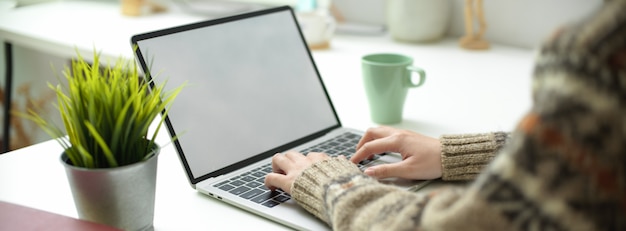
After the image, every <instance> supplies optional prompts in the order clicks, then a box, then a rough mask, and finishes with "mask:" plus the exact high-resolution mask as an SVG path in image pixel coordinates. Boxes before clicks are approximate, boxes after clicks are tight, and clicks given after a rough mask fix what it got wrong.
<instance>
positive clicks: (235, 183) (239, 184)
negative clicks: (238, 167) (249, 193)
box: [230, 180, 246, 186]
mask: <svg viewBox="0 0 626 231" xmlns="http://www.w3.org/2000/svg"><path fill="white" fill-rule="evenodd" d="M245 183H246V182H243V181H240V180H236V181H233V182H230V184H232V185H234V186H241V185H243V184H245Z"/></svg>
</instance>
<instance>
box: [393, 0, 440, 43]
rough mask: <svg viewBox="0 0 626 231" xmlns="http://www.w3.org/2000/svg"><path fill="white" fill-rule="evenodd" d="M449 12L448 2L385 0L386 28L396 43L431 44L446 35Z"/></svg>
mask: <svg viewBox="0 0 626 231" xmlns="http://www.w3.org/2000/svg"><path fill="white" fill-rule="evenodd" d="M450 12H451V4H450V0H387V13H386V15H387V27H388V29H389V33H390V34H391V36H392V37H393V38H394V39H395V40H398V41H403V42H433V41H437V40H439V39H441V38H443V37H444V35H445V34H446V32H447V30H448V25H449V21H450V17H451V15H450Z"/></svg>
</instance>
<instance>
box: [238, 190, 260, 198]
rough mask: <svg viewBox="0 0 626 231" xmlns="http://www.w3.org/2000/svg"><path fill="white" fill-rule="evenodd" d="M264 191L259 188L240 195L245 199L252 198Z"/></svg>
mask: <svg viewBox="0 0 626 231" xmlns="http://www.w3.org/2000/svg"><path fill="white" fill-rule="evenodd" d="M262 193H263V190H259V189H252V190H250V191H248V192H246V193H244V194H241V195H239V196H240V197H242V198H244V199H250V198H253V197H256V196H258V195H260V194H262Z"/></svg>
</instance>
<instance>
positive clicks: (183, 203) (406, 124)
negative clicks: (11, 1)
mask: <svg viewBox="0 0 626 231" xmlns="http://www.w3.org/2000/svg"><path fill="white" fill-rule="evenodd" d="M199 20H202V18H199V17H197V16H189V15H185V14H182V13H179V12H169V13H167V14H161V15H152V16H146V17H140V18H128V17H123V16H121V15H120V14H119V10H118V6H117V5H116V2H115V1H112V2H109V3H106V2H89V1H84V2H71V1H70V2H60V3H51V4H42V5H35V6H30V7H25V8H19V9H17V10H6V11H4V12H1V13H0V39H3V40H6V41H9V42H11V43H14V44H17V45H21V46H26V47H30V48H34V49H38V50H40V51H43V52H49V53H51V54H55V55H59V56H62V57H72V56H73V55H74V54H75V49H76V48H77V49H79V50H80V51H81V52H84V53H85V54H90V53H91V52H92V49H93V47H96V48H97V49H99V50H102V52H103V54H104V55H105V56H109V57H118V56H120V55H122V56H126V57H132V51H131V49H130V45H129V39H130V36H131V35H133V34H137V33H141V32H145V31H150V30H154V29H158V28H162V27H169V26H174V25H179V24H184V23H188V22H194V21H199ZM372 52H399V53H404V54H407V55H410V56H413V57H414V58H415V64H416V65H418V66H420V67H423V68H425V69H426V72H427V75H428V77H427V80H426V83H425V85H424V86H422V87H420V88H418V89H416V90H412V91H411V92H410V93H409V96H408V99H407V102H406V106H405V116H404V117H405V119H404V121H403V122H402V123H400V124H397V125H394V126H395V127H401V128H407V129H412V130H415V131H418V132H421V133H424V134H427V135H431V136H439V135H441V134H444V133H457V132H486V131H494V130H511V129H513V128H514V126H515V124H516V123H517V120H518V119H519V118H520V117H521V115H522V114H523V113H524V112H525V111H527V110H528V108H529V106H530V74H531V71H532V60H533V51H530V50H522V49H517V48H511V47H503V46H498V45H494V46H493V48H492V49H491V50H489V51H486V52H471V51H465V50H461V49H459V48H458V47H457V46H456V42H455V41H454V40H447V41H442V42H439V43H435V44H426V45H424V44H422V45H417V44H400V43H395V42H393V41H391V39H390V38H388V37H387V36H381V37H356V36H345V35H342V36H336V37H335V38H334V40H333V41H332V47H331V49H328V50H322V51H315V52H314V53H313V55H314V58H315V60H316V63H317V66H318V68H319V70H320V73H321V74H322V76H323V80H324V81H325V83H326V85H327V90H328V91H329V94H330V97H331V98H332V100H333V102H334V104H335V107H336V110H337V113H338V114H339V117H340V119H341V120H342V122H343V124H344V125H346V126H348V127H353V128H357V129H367V128H368V127H371V126H376V125H375V124H373V123H372V122H371V120H370V119H369V114H368V107H367V102H366V98H365V95H364V94H365V93H364V91H363V86H362V84H361V73H360V57H361V56H362V55H364V54H367V53H372ZM161 135H162V136H160V137H159V143H161V144H165V143H167V140H168V137H166V133H161ZM61 152H62V149H61V147H60V146H59V145H58V144H57V143H56V142H55V141H47V142H43V143H40V144H37V145H33V146H30V147H27V148H23V149H20V150H16V151H13V152H10V153H6V154H3V155H0V200H3V201H8V202H13V203H17V204H21V205H26V206H30V207H34V208H39V209H43V210H46V211H50V212H54V213H59V214H63V215H68V216H71V217H77V213H76V211H75V208H74V203H73V200H72V196H71V193H70V190H69V186H68V183H67V179H66V177H65V172H64V170H63V167H62V165H61V164H60V163H59V160H58V158H59V155H60V153H61ZM158 168H159V169H158V179H157V181H158V182H157V192H156V208H155V219H154V227H155V230H207V229H218V230H220V229H233V230H248V229H252V228H260V229H261V230H280V229H285V227H283V226H281V225H278V224H276V223H273V222H270V221H267V220H265V219H263V218H260V217H257V216H255V215H252V214H250V213H247V212H244V211H242V210H240V209H237V208H235V207H232V206H229V205H226V204H224V203H222V202H219V201H217V200H215V199H212V198H209V197H206V196H203V195H201V194H199V193H196V191H194V190H193V189H192V188H191V187H190V186H189V185H188V183H187V179H186V177H185V175H184V172H183V168H182V166H181V165H180V162H179V160H178V157H177V156H176V153H175V151H174V149H173V147H172V146H171V145H168V146H166V147H164V148H163V149H162V150H161V154H160V157H159V166H158Z"/></svg>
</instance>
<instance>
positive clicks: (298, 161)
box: [265, 151, 330, 194]
mask: <svg viewBox="0 0 626 231" xmlns="http://www.w3.org/2000/svg"><path fill="white" fill-rule="evenodd" d="M329 158H330V157H329V156H328V155H326V154H324V153H319V152H310V153H309V154H307V155H306V156H304V155H302V153H299V152H295V151H289V152H286V153H285V154H281V153H278V154H275V155H274V157H272V170H273V172H272V173H269V174H267V176H265V186H266V187H267V188H269V189H271V190H275V189H276V188H280V189H282V190H283V191H285V192H286V193H289V194H291V185H293V182H294V181H295V180H296V178H297V177H298V176H299V175H300V173H302V171H304V170H305V169H306V168H308V167H309V166H311V165H313V164H315V163H317V162H319V161H322V160H325V159H329Z"/></svg>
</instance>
